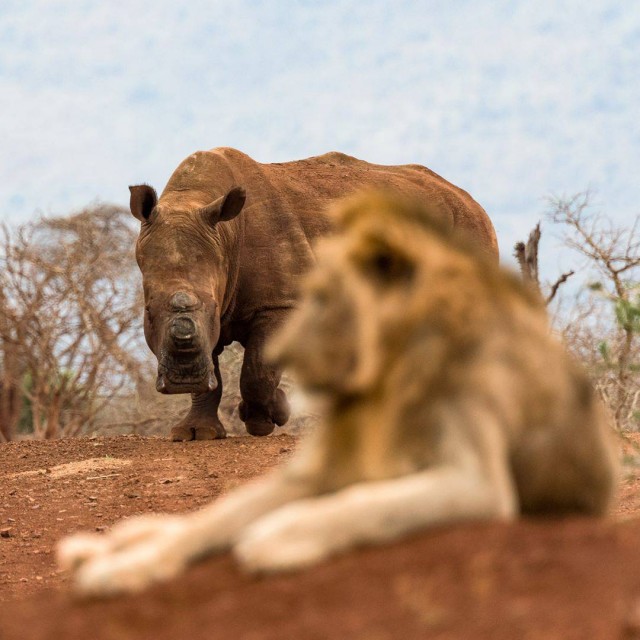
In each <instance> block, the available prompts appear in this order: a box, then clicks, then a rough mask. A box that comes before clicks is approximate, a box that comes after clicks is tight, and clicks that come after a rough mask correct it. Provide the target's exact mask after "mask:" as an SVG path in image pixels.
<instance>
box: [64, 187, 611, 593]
mask: <svg viewBox="0 0 640 640" xmlns="http://www.w3.org/2000/svg"><path fill="white" fill-rule="evenodd" d="M335 217H336V227H337V230H338V234H337V235H336V236H334V237H332V238H329V239H326V240H325V241H324V242H323V244H322V246H321V247H319V249H318V264H317V267H316V268H315V270H313V271H312V272H311V274H310V275H309V276H308V277H307V280H306V284H305V286H304V297H303V299H302V303H301V306H300V308H299V309H298V310H297V311H296V312H294V313H293V315H292V317H291V318H290V320H289V322H288V323H287V324H286V326H285V327H284V328H283V329H282V330H281V331H280V332H279V334H278V335H276V336H275V337H274V338H273V339H272V341H271V343H270V347H269V348H268V352H269V353H268V355H269V356H270V357H271V359H273V360H277V361H278V362H279V363H281V364H284V365H287V366H289V367H291V368H292V369H293V370H294V371H295V372H296V374H297V376H298V378H299V380H300V381H301V382H302V383H303V385H305V386H306V387H307V388H308V389H309V390H311V391H314V392H317V393H321V394H323V395H324V396H326V400H327V403H328V409H327V413H326V415H325V418H324V422H323V424H322V425H321V426H320V427H319V428H318V429H317V430H315V431H314V432H313V433H311V434H310V435H309V436H308V437H307V439H306V440H305V441H304V442H302V443H301V444H300V447H299V450H298V451H297V452H296V454H295V456H294V458H293V459H292V460H291V461H290V462H289V463H287V464H285V465H284V466H282V467H281V468H279V469H277V470H276V471H275V472H272V473H270V474H269V475H267V476H265V477H264V478H261V479H259V480H257V481H254V482H252V483H250V484H248V485H246V486H244V487H242V488H240V489H238V490H236V491H233V492H231V493H230V494H228V495H227V496H225V497H223V498H221V499H220V500H217V501H216V502H214V503H213V504H211V505H210V506H208V507H207V508H205V509H203V510H201V511H199V512H196V513H193V514H191V515H186V516H178V517H168V516H151V517H141V518H134V519H131V520H128V521H125V522H123V523H121V524H119V525H117V526H116V527H114V529H113V530H112V531H111V532H110V533H108V534H107V535H105V536H97V535H77V536H73V537H71V538H68V539H66V540H64V541H63V542H62V544H61V546H60V548H59V559H60V562H61V564H62V566H64V567H68V568H71V569H72V570H73V572H74V583H75V587H76V589H77V590H78V591H79V592H80V593H82V594H90V595H106V594H112V593H117V592H126V591H137V590H140V589H142V588H144V587H146V586H147V585H149V584H150V583H152V582H156V581H160V580H165V579H167V578H170V577H172V576H175V575H176V574H177V573H179V572H181V571H182V570H183V569H184V568H185V567H186V566H187V565H188V564H189V563H191V562H193V561H194V560H196V559H198V558H201V557H203V556H206V555H208V554H211V553H215V552H220V551H224V550H226V549H229V548H231V549H232V550H233V552H234V553H235V555H236V556H237V558H238V560H239V561H240V563H241V564H242V566H243V567H244V568H246V569H248V570H250V571H257V572H269V571H280V570H291V569H298V568H300V567H305V566H307V565H311V564H313V563H316V562H318V561H320V560H322V559H323V558H326V557H327V556H330V555H332V554H334V553H336V552H340V551H344V550H346V549H349V548H352V547H354V546H356V545H362V544H376V543H382V542H386V541H389V540H393V539H396V538H399V537H401V536H404V535H406V534H408V533H410V532H413V531H416V530H420V529H423V528H425V527H429V526H433V525H442V524H447V523H454V522H460V521H469V520H478V519H510V518H514V517H516V516H517V515H518V514H520V513H528V514H530V513H569V512H575V513H582V514H593V515H602V514H604V513H605V512H606V511H607V509H608V507H609V506H610V504H611V501H612V499H613V495H614V489H615V485H616V475H617V474H616V455H615V450H614V445H613V442H612V434H611V433H610V430H609V426H608V423H607V420H606V419H605V416H604V414H603V410H602V408H601V406H600V403H599V401H598V399H597V397H596V394H595V393H594V391H593V390H592V387H591V385H590V383H589V380H588V379H587V376H586V375H585V373H584V372H583V371H582V370H581V369H580V367H578V366H577V365H576V364H575V363H574V362H573V361H572V360H571V359H570V358H569V357H568V356H567V355H566V353H565V350H564V349H563V348H562V346H561V345H560V344H558V343H557V342H556V341H555V340H553V339H552V338H551V337H550V333H549V327H548V324H547V316H546V311H545V308H544V305H543V304H542V302H541V301H540V300H539V299H538V297H537V295H536V294H535V293H534V292H533V291H529V290H528V289H527V288H526V287H525V286H524V285H523V284H522V283H521V282H520V281H519V280H518V279H517V278H516V277H515V276H512V275H511V274H509V273H506V272H505V271H502V270H500V269H499V268H498V267H497V266H496V265H495V264H494V262H493V261H492V260H491V259H489V258H487V257H486V256H485V255H484V254H483V253H482V252H481V251H479V250H477V249H474V248H473V247H472V246H471V245H470V244H469V243H468V241H467V240H466V239H465V238H462V237H459V236H458V235H455V234H453V233H452V232H451V231H449V230H448V229H447V228H446V227H445V226H444V225H443V224H442V222H441V221H439V220H438V217H437V216H434V215H431V213H430V212H429V211H428V210H425V209H424V208H423V207H421V206H420V205H417V204H411V203H407V202H405V201H401V200H397V199H394V198H393V197H390V196H387V195H383V194H373V195H363V196H359V197H356V198H354V199H351V200H347V201H346V202H344V203H343V204H341V205H340V206H339V207H338V208H337V209H336V211H335Z"/></svg>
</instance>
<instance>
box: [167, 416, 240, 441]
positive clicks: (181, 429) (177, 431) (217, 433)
mask: <svg viewBox="0 0 640 640" xmlns="http://www.w3.org/2000/svg"><path fill="white" fill-rule="evenodd" d="M208 423H209V424H198V423H197V422H195V421H194V420H192V419H189V416H188V415H187V417H186V418H185V419H184V420H183V421H182V422H180V423H178V424H177V425H176V426H175V427H173V428H172V429H171V440H173V442H187V441H190V440H219V439H220V438H226V437H227V432H226V431H225V428H224V426H223V425H222V423H221V422H219V421H218V422H215V423H214V424H211V419H209V420H208Z"/></svg>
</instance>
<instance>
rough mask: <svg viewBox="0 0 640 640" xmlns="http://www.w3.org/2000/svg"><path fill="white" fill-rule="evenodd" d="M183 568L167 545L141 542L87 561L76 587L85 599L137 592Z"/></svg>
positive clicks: (77, 575) (79, 569)
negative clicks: (124, 549)
mask: <svg viewBox="0 0 640 640" xmlns="http://www.w3.org/2000/svg"><path fill="white" fill-rule="evenodd" d="M183 568H184V562H183V559H182V558H181V556H180V555H179V554H175V553H172V552H171V549H167V548H166V546H165V545H158V544H150V543H142V544H138V545H135V546H133V547H131V548H128V549H127V550H126V551H120V552H118V553H113V554H107V555H102V556H98V557H96V558H93V559H92V560H89V561H87V562H85V563H84V564H83V565H81V566H80V567H79V568H78V569H77V571H76V572H75V575H74V580H73V585H74V590H75V591H76V593H77V594H78V595H80V596H83V597H95V596H112V595H117V594H121V593H136V592H138V591H142V590H143V589H145V588H146V587H148V586H150V585H151V584H154V583H156V582H162V581H165V580H168V579H170V578H172V577H174V576H176V575H177V574H178V573H180V572H181V571H182V569H183Z"/></svg>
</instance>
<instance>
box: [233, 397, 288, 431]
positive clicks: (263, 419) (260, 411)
mask: <svg viewBox="0 0 640 640" xmlns="http://www.w3.org/2000/svg"><path fill="white" fill-rule="evenodd" d="M238 413H239V415H240V419H241V420H242V421H243V422H244V424H245V427H246V429H247V431H248V432H249V433H250V434H251V435H252V436H268V435H269V434H270V433H271V432H272V431H273V430H274V429H275V427H276V425H277V426H279V427H281V426H282V425H283V424H286V422H287V420H289V415H290V413H291V411H290V408H289V401H288V400H287V396H286V395H285V393H284V391H282V389H276V390H275V393H274V395H273V400H272V401H271V402H270V403H269V404H268V405H267V407H262V406H259V405H255V404H251V403H249V402H245V401H244V400H243V401H242V402H240V405H239V406H238Z"/></svg>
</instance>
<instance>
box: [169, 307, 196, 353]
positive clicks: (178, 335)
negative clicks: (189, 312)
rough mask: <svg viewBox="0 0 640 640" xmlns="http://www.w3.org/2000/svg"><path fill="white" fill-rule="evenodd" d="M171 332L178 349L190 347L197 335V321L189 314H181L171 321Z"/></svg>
mask: <svg viewBox="0 0 640 640" xmlns="http://www.w3.org/2000/svg"><path fill="white" fill-rule="evenodd" d="M169 333H170V335H171V338H172V339H173V343H174V344H175V346H176V347H177V348H178V349H188V348H190V347H192V346H193V343H194V339H195V337H196V323H195V322H194V321H193V320H192V319H191V318H189V317H188V316H183V315H180V316H178V317H177V318H175V319H174V321H173V322H172V323H171V328H170V329H169Z"/></svg>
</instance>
